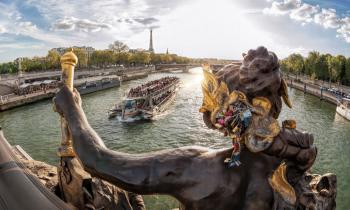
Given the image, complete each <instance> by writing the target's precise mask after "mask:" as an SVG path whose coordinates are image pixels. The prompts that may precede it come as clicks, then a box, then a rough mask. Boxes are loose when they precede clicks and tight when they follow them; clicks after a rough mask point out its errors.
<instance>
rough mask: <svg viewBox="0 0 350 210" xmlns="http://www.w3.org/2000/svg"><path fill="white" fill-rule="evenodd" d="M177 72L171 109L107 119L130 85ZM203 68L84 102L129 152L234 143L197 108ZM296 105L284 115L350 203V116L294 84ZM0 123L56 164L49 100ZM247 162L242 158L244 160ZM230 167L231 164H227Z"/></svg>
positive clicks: (105, 135)
mask: <svg viewBox="0 0 350 210" xmlns="http://www.w3.org/2000/svg"><path fill="white" fill-rule="evenodd" d="M167 75H173V76H178V77H180V79H181V86H180V90H179V93H178V95H177V98H176V100H175V102H174V104H172V106H171V107H170V108H169V110H168V111H167V112H166V113H164V114H162V115H161V116H159V117H158V118H157V119H156V120H155V121H153V122H146V123H133V124H123V123H120V122H118V121H117V120H115V119H114V120H109V119H108V117H107V111H108V109H110V108H111V107H112V106H113V105H114V104H115V103H116V102H118V101H119V100H120V99H121V98H122V96H123V94H124V93H125V92H126V91H127V90H128V89H129V88H131V87H134V86H136V85H138V84H141V83H144V82H145V81H148V80H153V79H157V78H160V77H163V76H167ZM201 79H202V73H201V69H199V68H197V69H192V70H191V71H190V73H173V74H168V73H159V74H152V75H149V76H148V78H145V79H141V80H135V81H130V82H126V83H123V84H122V86H121V87H119V88H113V89H109V90H105V91H101V92H97V93H93V94H89V95H85V96H82V100H83V108H84V110H85V113H86V115H87V118H88V120H89V122H90V124H91V125H92V127H93V128H94V129H95V130H96V131H97V133H99V135H100V136H101V137H102V139H103V140H104V141H105V143H106V145H107V146H108V147H109V148H111V149H113V150H119V151H123V152H129V153H141V152H149V151H154V150H160V149H165V148H174V147H180V146H186V145H194V144H196V145H201V146H206V147H211V148H222V147H230V146H231V145H230V140H229V139H228V138H226V137H223V136H222V135H221V134H220V133H218V132H216V131H213V130H209V129H207V128H206V127H205V125H204V123H203V121H202V119H201V114H200V113H199V112H198V109H199V107H200V105H201V103H202V93H201V86H200V83H201ZM290 97H291V100H292V103H293V109H288V108H287V107H284V108H283V111H282V114H281V115H280V121H282V120H284V119H295V120H296V121H297V127H298V128H299V129H301V130H305V131H308V132H310V133H313V134H314V136H315V144H316V145H317V147H318V157H317V160H316V163H315V165H314V167H313V168H312V172H313V173H327V172H333V173H335V174H337V178H338V195H337V209H340V210H345V209H349V208H350V175H349V172H350V122H349V121H346V120H345V119H343V118H341V117H340V116H339V115H337V114H336V112H335V106H334V105H331V104H329V103H327V102H322V101H320V100H319V99H318V98H316V97H313V96H310V95H304V93H302V92H300V91H297V90H290ZM0 125H1V126H2V128H3V131H4V135H5V137H6V138H7V140H8V141H9V142H10V143H11V144H13V145H15V144H19V145H21V146H22V147H23V148H24V150H26V151H27V152H28V153H29V154H30V155H31V156H32V157H33V158H34V159H37V160H40V161H46V162H48V163H50V164H57V163H58V158H57V156H56V151H57V148H58V145H59V142H60V126H59V116H58V115H57V114H56V113H54V112H53V109H52V103H51V101H49V100H47V101H43V102H39V103H35V104H31V105H28V106H25V107H20V108H16V109H12V110H9V111H6V112H1V113H0ZM243 164H244V163H243ZM228 170H229V169H228ZM145 202H146V206H147V208H148V209H150V210H170V209H173V208H176V207H178V203H177V202H176V201H175V200H174V199H172V198H170V197H167V196H158V195H154V196H146V197H145Z"/></svg>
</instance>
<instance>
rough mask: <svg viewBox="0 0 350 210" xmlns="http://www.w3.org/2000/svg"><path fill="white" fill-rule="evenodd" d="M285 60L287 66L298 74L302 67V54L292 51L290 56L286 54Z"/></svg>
mask: <svg viewBox="0 0 350 210" xmlns="http://www.w3.org/2000/svg"><path fill="white" fill-rule="evenodd" d="M287 60H288V62H287V65H288V66H289V69H290V70H291V71H292V72H293V73H295V74H296V75H299V74H300V73H301V72H302V70H303V68H304V58H303V56H302V55H300V54H295V53H293V54H291V55H290V56H288V58H287Z"/></svg>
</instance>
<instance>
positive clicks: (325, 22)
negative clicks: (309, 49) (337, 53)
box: [263, 0, 350, 43]
mask: <svg viewBox="0 0 350 210" xmlns="http://www.w3.org/2000/svg"><path fill="white" fill-rule="evenodd" d="M271 2H272V4H271V6H270V7H267V8H264V9H263V14H267V15H287V14H289V17H290V18H291V19H293V20H295V21H298V22H301V23H302V25H305V24H306V23H312V22H313V23H315V24H318V25H321V26H322V27H324V28H325V29H329V28H331V29H336V32H337V33H338V34H337V37H341V38H343V39H344V40H345V41H346V42H348V43H350V17H343V18H340V17H339V16H338V14H337V11H336V10H335V9H333V8H327V9H325V8H320V6H319V5H310V4H307V3H303V2H302V1H301V0H284V1H282V2H280V1H276V0H273V1H271Z"/></svg>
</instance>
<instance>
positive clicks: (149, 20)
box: [134, 17, 158, 25]
mask: <svg viewBox="0 0 350 210" xmlns="http://www.w3.org/2000/svg"><path fill="white" fill-rule="evenodd" d="M134 20H135V21H136V22H139V23H141V24H143V25H150V24H152V23H155V22H158V19H156V18H154V17H149V18H134Z"/></svg>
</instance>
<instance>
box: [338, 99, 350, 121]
mask: <svg viewBox="0 0 350 210" xmlns="http://www.w3.org/2000/svg"><path fill="white" fill-rule="evenodd" d="M336 111H337V113H338V114H339V115H341V116H342V117H344V118H345V119H347V120H350V99H348V98H343V99H341V100H340V101H338V105H337V109H336Z"/></svg>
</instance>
